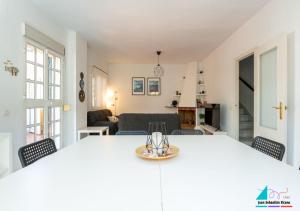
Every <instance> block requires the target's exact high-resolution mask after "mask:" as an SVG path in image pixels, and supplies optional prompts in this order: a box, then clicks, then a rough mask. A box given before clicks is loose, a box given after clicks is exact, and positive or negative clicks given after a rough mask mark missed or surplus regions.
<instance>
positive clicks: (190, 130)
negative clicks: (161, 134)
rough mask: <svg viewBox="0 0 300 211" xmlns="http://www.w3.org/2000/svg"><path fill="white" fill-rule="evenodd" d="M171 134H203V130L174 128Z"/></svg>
mask: <svg viewBox="0 0 300 211" xmlns="http://www.w3.org/2000/svg"><path fill="white" fill-rule="evenodd" d="M171 135H203V132H202V131H201V130H193V129H181V130H173V131H172V133H171Z"/></svg>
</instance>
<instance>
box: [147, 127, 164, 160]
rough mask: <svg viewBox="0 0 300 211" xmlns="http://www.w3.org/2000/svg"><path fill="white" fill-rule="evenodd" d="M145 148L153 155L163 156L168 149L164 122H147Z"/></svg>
mask: <svg viewBox="0 0 300 211" xmlns="http://www.w3.org/2000/svg"><path fill="white" fill-rule="evenodd" d="M146 148H147V150H148V153H149V154H152V155H153V156H157V157H160V156H165V155H166V154H167V152H168V149H169V141H168V136H167V127H166V123H165V122H149V124H148V135H147V142H146Z"/></svg>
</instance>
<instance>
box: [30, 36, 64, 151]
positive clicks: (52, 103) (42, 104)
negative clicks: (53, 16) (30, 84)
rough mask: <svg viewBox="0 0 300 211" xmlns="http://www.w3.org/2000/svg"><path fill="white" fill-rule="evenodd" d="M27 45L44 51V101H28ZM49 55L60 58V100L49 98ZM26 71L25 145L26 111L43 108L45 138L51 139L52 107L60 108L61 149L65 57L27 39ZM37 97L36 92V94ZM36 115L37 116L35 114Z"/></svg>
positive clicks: (60, 145)
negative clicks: (49, 127) (50, 109)
mask: <svg viewBox="0 0 300 211" xmlns="http://www.w3.org/2000/svg"><path fill="white" fill-rule="evenodd" d="M27 44H29V45H32V46H34V47H35V48H39V49H41V50H43V51H44V68H43V69H44V74H43V76H44V81H43V84H44V90H43V93H44V94H43V96H44V99H27V98H26V97H27V96H26V92H27V86H26V82H27V81H28V80H27V76H26V73H27V71H26V68H27V67H26V64H27V62H28V61H27V55H26V53H27ZM48 54H51V55H53V56H54V57H59V58H60V99H59V100H57V99H52V100H49V98H48V92H49V82H48V76H49V75H48V74H49V72H48V69H49V68H48ZM24 70H25V74H24V106H25V108H24V112H25V121H24V126H25V127H24V134H25V135H24V136H25V144H27V142H26V128H27V125H26V124H27V122H26V109H29V108H43V109H44V138H47V137H49V130H48V126H49V124H50V122H49V111H48V109H49V108H50V107H60V144H59V146H57V147H58V148H61V147H62V145H63V143H62V137H63V130H62V125H63V115H62V112H63V109H62V108H63V101H64V100H63V99H64V96H63V89H64V86H63V84H64V71H65V57H64V56H63V55H60V54H58V53H56V52H54V51H52V50H50V49H48V48H47V47H45V46H43V45H41V44H39V43H37V42H35V41H33V40H30V39H28V38H25V41H24ZM34 94H35V95H36V91H35V93H34ZM35 115H36V114H35Z"/></svg>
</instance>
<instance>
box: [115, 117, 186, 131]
mask: <svg viewBox="0 0 300 211" xmlns="http://www.w3.org/2000/svg"><path fill="white" fill-rule="evenodd" d="M149 122H165V123H166V126H167V133H168V134H171V132H172V131H173V130H179V129H180V119H179V116H178V114H149V113H147V114H142V113H141V114H139V113H124V114H121V115H120V116H119V124H118V128H119V131H138V130H143V131H148V123H149Z"/></svg>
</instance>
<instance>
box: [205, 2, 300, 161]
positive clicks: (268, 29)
mask: <svg viewBox="0 0 300 211" xmlns="http://www.w3.org/2000/svg"><path fill="white" fill-rule="evenodd" d="M299 11H300V1H298V0H286V1H282V0H272V1H270V2H269V3H268V4H267V5H266V6H265V7H264V8H262V9H261V10H260V11H259V12H258V13H257V14H256V15H255V16H253V17H252V18H251V19H250V20H249V21H248V22H246V23H245V24H244V25H243V26H242V27H240V28H239V29H238V30H237V31H236V32H235V33H233V34H232V35H231V36H230V38H229V39H227V40H226V41H225V42H224V43H223V44H222V45H220V46H219V47H218V48H217V49H216V50H214V51H213V52H212V53H211V54H210V55H209V56H208V57H207V58H206V59H204V60H203V61H202V63H203V66H204V69H205V70H206V71H207V72H210V74H212V75H215V83H214V84H215V86H216V88H215V89H213V90H211V91H213V92H214V93H213V94H212V96H214V97H215V98H216V99H217V100H218V101H219V102H220V103H222V107H221V113H222V114H221V127H222V128H223V129H224V130H227V131H228V134H229V135H230V136H232V137H234V136H235V120H234V116H235V115H234V113H235V106H234V104H235V95H234V93H235V76H234V74H235V67H236V66H235V65H236V63H235V60H236V59H237V58H238V57H239V56H241V55H242V54H244V53H246V52H248V51H249V50H251V49H253V48H255V47H257V46H261V45H262V44H264V43H265V42H267V41H269V40H272V39H274V38H276V37H278V36H280V35H282V34H288V33H291V32H295V39H294V41H293V43H294V44H293V46H294V47H295V50H294V56H295V58H300V12H299ZM292 56H293V55H292ZM294 62H295V63H294V65H291V68H290V70H289V71H290V72H289V75H293V76H294V77H293V78H292V77H289V79H290V81H289V83H292V84H295V85H294V86H290V85H289V87H288V88H289V90H288V92H289V93H294V94H293V95H292V96H291V95H290V94H289V102H290V104H289V105H288V107H289V108H288V113H289V115H290V116H294V117H295V124H289V135H288V136H289V139H288V146H287V153H288V154H287V155H288V163H290V164H294V165H295V166H298V165H300V131H299V130H298V131H297V130H294V129H295V128H296V127H297V125H299V124H300V84H299V83H293V81H291V80H295V81H299V79H300V73H299V71H298V72H297V71H295V70H297V69H299V68H300V60H299V59H295V61H294ZM293 67H294V69H293ZM290 120H291V119H289V123H291V121H290ZM290 146H293V147H290Z"/></svg>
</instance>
